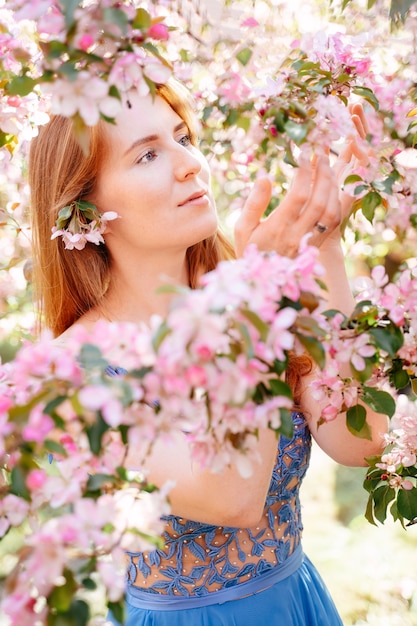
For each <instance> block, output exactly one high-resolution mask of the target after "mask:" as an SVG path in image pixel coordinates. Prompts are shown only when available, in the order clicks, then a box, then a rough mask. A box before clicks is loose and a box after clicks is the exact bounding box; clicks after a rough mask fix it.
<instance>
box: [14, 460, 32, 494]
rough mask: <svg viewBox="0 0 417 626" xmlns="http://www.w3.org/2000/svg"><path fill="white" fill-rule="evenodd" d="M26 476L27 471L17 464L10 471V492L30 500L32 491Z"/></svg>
mask: <svg viewBox="0 0 417 626" xmlns="http://www.w3.org/2000/svg"><path fill="white" fill-rule="evenodd" d="M26 476H27V472H26V471H25V470H24V469H23V468H22V467H21V466H20V465H15V467H14V468H13V469H12V471H11V473H10V481H11V485H10V493H13V494H14V495H15V496H19V498H23V499H24V500H28V501H30V493H29V491H28V488H27V487H26Z"/></svg>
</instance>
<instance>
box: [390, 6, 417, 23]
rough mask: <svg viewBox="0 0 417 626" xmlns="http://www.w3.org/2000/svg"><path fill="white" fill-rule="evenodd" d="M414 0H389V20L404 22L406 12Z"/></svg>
mask: <svg viewBox="0 0 417 626" xmlns="http://www.w3.org/2000/svg"><path fill="white" fill-rule="evenodd" d="M415 2H416V0H391V6H390V10H389V17H390V20H391V22H394V23H397V22H405V18H406V16H407V13H408V11H409V9H410V7H411V6H413V4H415Z"/></svg>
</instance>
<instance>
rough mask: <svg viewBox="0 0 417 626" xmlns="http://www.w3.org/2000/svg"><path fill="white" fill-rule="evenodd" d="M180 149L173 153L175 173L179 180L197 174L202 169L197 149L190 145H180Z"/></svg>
mask: <svg viewBox="0 0 417 626" xmlns="http://www.w3.org/2000/svg"><path fill="white" fill-rule="evenodd" d="M179 148H180V150H178V151H177V152H176V154H174V155H173V159H174V168H175V175H176V177H177V178H178V179H179V180H182V179H184V178H188V177H189V176H195V175H196V174H198V173H199V172H200V170H201V167H202V164H201V160H200V159H199V158H198V155H197V154H195V151H194V150H193V151H191V150H190V149H189V148H188V147H185V146H181V145H180V146H179Z"/></svg>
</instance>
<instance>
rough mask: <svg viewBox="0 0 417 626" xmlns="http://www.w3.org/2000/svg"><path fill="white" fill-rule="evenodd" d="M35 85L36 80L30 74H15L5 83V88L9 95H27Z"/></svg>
mask: <svg viewBox="0 0 417 626" xmlns="http://www.w3.org/2000/svg"><path fill="white" fill-rule="evenodd" d="M35 85H36V80H35V79H33V78H30V76H15V77H14V78H12V80H11V81H10V82H8V83H7V84H6V86H5V90H6V92H7V93H8V94H9V95H11V96H27V95H28V94H29V93H31V92H32V91H33V88H34V86H35Z"/></svg>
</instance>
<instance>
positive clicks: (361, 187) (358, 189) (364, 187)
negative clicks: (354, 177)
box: [353, 183, 369, 196]
mask: <svg viewBox="0 0 417 626" xmlns="http://www.w3.org/2000/svg"><path fill="white" fill-rule="evenodd" d="M367 189H369V185H368V184H367V183H366V184H364V185H358V186H357V187H355V189H354V190H353V195H354V196H358V195H359V194H360V193H362V191H366V190H367Z"/></svg>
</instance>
